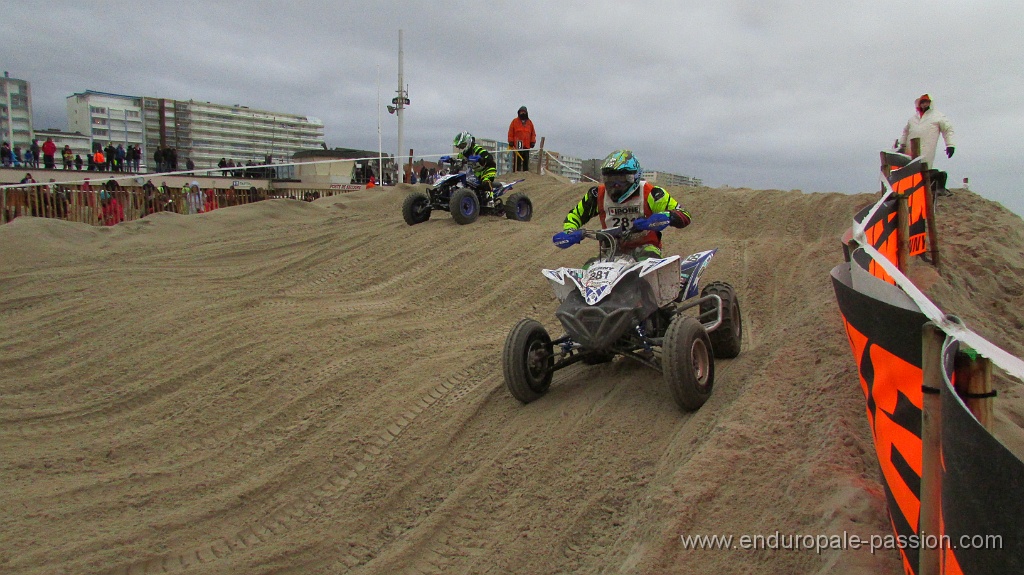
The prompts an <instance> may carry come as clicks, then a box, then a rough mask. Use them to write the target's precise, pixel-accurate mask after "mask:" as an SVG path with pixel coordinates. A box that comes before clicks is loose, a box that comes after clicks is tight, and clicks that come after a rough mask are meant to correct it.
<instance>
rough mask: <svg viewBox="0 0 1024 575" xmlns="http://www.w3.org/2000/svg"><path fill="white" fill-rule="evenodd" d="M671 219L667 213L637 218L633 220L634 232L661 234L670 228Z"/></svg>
mask: <svg viewBox="0 0 1024 575" xmlns="http://www.w3.org/2000/svg"><path fill="white" fill-rule="evenodd" d="M669 221H671V220H670V218H669V217H668V214H666V213H665V212H657V213H654V214H651V215H650V216H649V217H646V218H637V219H635V220H633V229H634V230H643V231H652V232H660V231H661V230H663V229H665V228H667V227H668V224H669Z"/></svg>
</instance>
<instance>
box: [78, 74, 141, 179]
mask: <svg viewBox="0 0 1024 575" xmlns="http://www.w3.org/2000/svg"><path fill="white" fill-rule="evenodd" d="M67 108H68V131H69V132H72V133H74V132H78V133H80V134H82V135H83V136H88V137H89V140H90V148H89V150H87V151H92V150H95V148H96V146H100V147H106V146H107V144H108V143H112V144H114V145H115V146H116V145H117V144H122V145H123V146H124V147H125V148H127V147H128V146H129V145H143V144H144V143H145V135H144V133H143V126H142V98H139V97H136V96H124V95H121V94H108V93H106V92H93V91H92V90H88V91H86V92H82V93H80V94H72V95H71V96H68V98H67ZM143 165H144V164H143Z"/></svg>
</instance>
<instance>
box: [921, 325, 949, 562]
mask: <svg viewBox="0 0 1024 575" xmlns="http://www.w3.org/2000/svg"><path fill="white" fill-rule="evenodd" d="M945 340H946V334H945V333H944V332H943V331H942V330H941V329H939V328H938V326H936V325H935V324H934V323H933V322H928V323H926V324H924V327H923V328H922V329H921V343H922V347H921V372H922V378H921V379H922V390H923V392H924V393H923V396H924V397H923V399H922V402H921V407H922V409H921V516H920V518H919V521H918V524H917V532H918V534H919V535H922V536H934V537H938V536H940V535H941V534H942V528H941V525H940V521H941V519H942V397H941V395H940V392H941V390H942V389H943V387H944V383H943V377H942V344H943V343H944V342H945ZM941 551H942V550H941V549H938V548H929V547H926V546H922V547H921V549H920V555H919V556H918V572H917V573H918V575H939V573H940V570H939V567H940V563H941V561H940V560H941Z"/></svg>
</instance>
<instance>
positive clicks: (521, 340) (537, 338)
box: [501, 319, 554, 403]
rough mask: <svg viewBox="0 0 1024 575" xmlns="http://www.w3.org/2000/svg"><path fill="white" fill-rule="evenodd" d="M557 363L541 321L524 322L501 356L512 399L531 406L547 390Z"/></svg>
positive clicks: (512, 335)
mask: <svg viewBox="0 0 1024 575" xmlns="http://www.w3.org/2000/svg"><path fill="white" fill-rule="evenodd" d="M553 364H554V355H553V354H552V347H551V337H550V336H548V332H547V330H545V329H544V326H542V325H541V324H540V322H538V321H536V320H532V319H522V320H519V323H517V324H516V325H515V327H513V328H512V331H510V332H509V334H508V337H506V338H505V349H504V351H503V352H502V356H501V365H502V371H503V372H504V375H505V387H506V388H508V391H509V393H511V394H512V397H515V398H516V399H518V400H519V401H521V402H523V403H530V402H531V401H533V400H535V399H537V398H539V397H540V396H542V395H544V394H545V393H547V391H548V387H549V386H550V385H551V366H552V365H553Z"/></svg>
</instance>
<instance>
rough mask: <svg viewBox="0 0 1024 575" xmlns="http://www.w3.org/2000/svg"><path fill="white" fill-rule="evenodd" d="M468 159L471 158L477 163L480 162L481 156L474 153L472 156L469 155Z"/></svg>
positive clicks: (471, 160) (470, 159)
mask: <svg viewBox="0 0 1024 575" xmlns="http://www.w3.org/2000/svg"><path fill="white" fill-rule="evenodd" d="M466 159H467V160H469V161H470V162H473V163H474V164H476V163H478V162H479V161H480V156H478V155H476V154H473V155H472V156H470V157H468V158H466Z"/></svg>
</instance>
